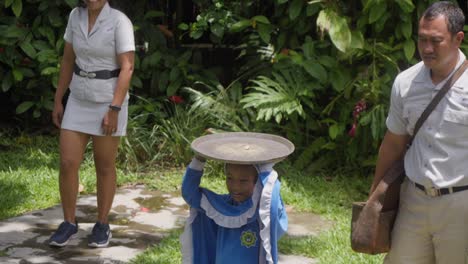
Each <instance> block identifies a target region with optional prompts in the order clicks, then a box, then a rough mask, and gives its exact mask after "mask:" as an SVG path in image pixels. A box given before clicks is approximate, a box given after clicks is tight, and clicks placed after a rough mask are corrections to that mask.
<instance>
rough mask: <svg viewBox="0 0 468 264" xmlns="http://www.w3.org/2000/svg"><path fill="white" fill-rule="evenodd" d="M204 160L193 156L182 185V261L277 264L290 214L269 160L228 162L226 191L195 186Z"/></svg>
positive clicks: (203, 263)
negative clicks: (185, 211)
mask: <svg viewBox="0 0 468 264" xmlns="http://www.w3.org/2000/svg"><path fill="white" fill-rule="evenodd" d="M204 164H205V160H204V159H203V158H201V157H198V156H196V157H195V158H194V159H193V160H192V162H191V163H190V164H189V166H188V168H187V171H186V173H185V175H184V180H183V183H182V196H183V197H184V199H185V201H186V202H187V203H188V204H189V205H190V216H189V218H188V219H187V223H186V226H185V231H184V233H183V234H182V236H181V244H182V258H183V259H182V263H184V264H221V263H222V264H239V263H245V264H255V263H259V264H263V263H265V264H266V263H269V264H276V263H278V250H277V241H278V239H279V238H280V237H281V236H282V235H283V234H284V233H285V232H286V230H287V226H288V218H287V215H286V211H285V208H284V205H283V201H282V199H281V196H280V182H279V180H278V174H277V173H276V171H275V170H273V164H263V165H240V164H226V167H225V172H226V186H227V188H228V191H229V194H225V195H220V194H216V193H214V192H212V191H210V190H208V189H205V188H201V187H199V185H200V181H201V177H202V175H203V167H204Z"/></svg>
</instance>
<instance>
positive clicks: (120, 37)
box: [115, 15, 135, 54]
mask: <svg viewBox="0 0 468 264" xmlns="http://www.w3.org/2000/svg"><path fill="white" fill-rule="evenodd" d="M115 49H116V52H117V54H121V53H124V52H128V51H134V50H135V37H134V35H133V25H132V22H131V21H130V19H128V17H126V16H125V15H123V16H122V18H121V19H120V23H119V24H118V25H117V29H116V31H115Z"/></svg>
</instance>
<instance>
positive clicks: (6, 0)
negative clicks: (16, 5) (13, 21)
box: [5, 0, 14, 8]
mask: <svg viewBox="0 0 468 264" xmlns="http://www.w3.org/2000/svg"><path fill="white" fill-rule="evenodd" d="M13 1H14V0H5V8H6V7H9V6H11V4H13Z"/></svg>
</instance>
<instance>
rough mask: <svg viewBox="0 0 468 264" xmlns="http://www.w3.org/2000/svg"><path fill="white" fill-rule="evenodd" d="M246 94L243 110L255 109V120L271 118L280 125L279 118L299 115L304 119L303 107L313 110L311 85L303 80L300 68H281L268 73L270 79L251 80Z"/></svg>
mask: <svg viewBox="0 0 468 264" xmlns="http://www.w3.org/2000/svg"><path fill="white" fill-rule="evenodd" d="M251 82H252V85H251V86H250V87H249V88H250V89H252V90H254V92H250V93H248V94H247V95H246V96H245V97H244V98H243V99H242V100H241V103H244V108H250V107H252V108H254V109H256V110H257V120H261V119H263V120H265V121H269V120H270V119H274V120H275V121H276V122H277V123H280V122H281V121H282V119H283V118H286V119H287V118H288V117H289V116H293V115H299V116H300V117H302V118H305V117H306V115H305V111H304V109H303V104H304V105H306V106H309V107H310V108H313V103H312V102H311V101H310V99H311V98H313V97H314V94H313V92H312V89H311V87H313V86H314V85H313V83H311V82H310V81H309V80H307V79H306V77H305V74H304V72H303V71H302V69H297V68H293V69H282V70H279V71H278V72H272V78H269V77H266V76H259V77H257V79H255V80H252V81H251Z"/></svg>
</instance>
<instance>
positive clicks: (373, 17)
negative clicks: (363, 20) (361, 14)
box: [369, 1, 387, 24]
mask: <svg viewBox="0 0 468 264" xmlns="http://www.w3.org/2000/svg"><path fill="white" fill-rule="evenodd" d="M385 12H387V4H386V3H385V1H380V2H378V3H377V4H376V5H374V6H372V8H371V9H370V13H369V24H373V23H374V22H375V21H377V20H379V19H380V18H381V17H382V16H383V15H384V14H385Z"/></svg>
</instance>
